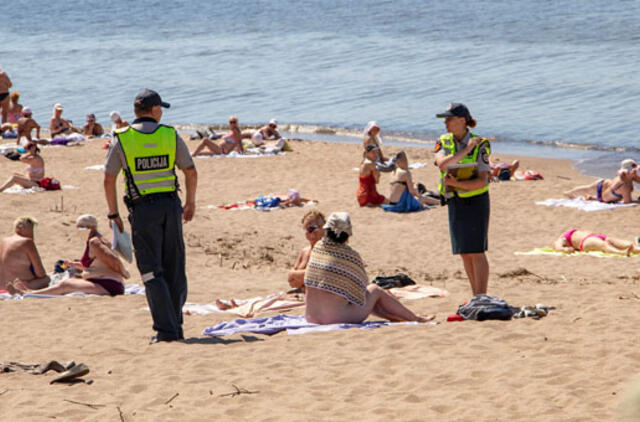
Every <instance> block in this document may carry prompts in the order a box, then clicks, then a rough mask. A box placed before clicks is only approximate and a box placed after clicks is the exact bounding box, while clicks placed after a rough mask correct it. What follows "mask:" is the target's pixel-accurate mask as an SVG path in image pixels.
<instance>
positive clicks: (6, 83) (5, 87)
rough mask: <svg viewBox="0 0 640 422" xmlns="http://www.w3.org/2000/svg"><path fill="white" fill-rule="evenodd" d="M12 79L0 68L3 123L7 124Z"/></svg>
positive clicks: (0, 100)
mask: <svg viewBox="0 0 640 422" xmlns="http://www.w3.org/2000/svg"><path fill="white" fill-rule="evenodd" d="M11 85H12V84H11V79H9V75H7V74H6V73H4V71H3V70H2V67H0V109H1V110H2V123H6V122H7V118H8V115H9V88H11Z"/></svg>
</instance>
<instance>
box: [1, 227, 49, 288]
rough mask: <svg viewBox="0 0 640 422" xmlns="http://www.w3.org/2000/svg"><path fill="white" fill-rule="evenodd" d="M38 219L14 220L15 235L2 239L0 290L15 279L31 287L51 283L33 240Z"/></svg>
mask: <svg viewBox="0 0 640 422" xmlns="http://www.w3.org/2000/svg"><path fill="white" fill-rule="evenodd" d="M36 224H37V222H36V220H35V219H33V218H32V217H20V218H18V219H17V220H16V221H15V222H14V231H15V233H14V235H13V236H9V237H6V238H4V239H2V240H0V290H5V289H7V286H8V285H9V284H11V283H13V282H14V281H19V282H22V283H24V284H26V285H27V286H30V287H31V288H40V287H44V286H46V285H48V284H49V277H48V276H47V274H46V272H45V270H44V266H43V265H42V260H41V259H40V254H39V253H38V248H36V244H35V242H34V241H33V237H34V232H35V227H36Z"/></svg>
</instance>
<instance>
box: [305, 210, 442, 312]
mask: <svg viewBox="0 0 640 422" xmlns="http://www.w3.org/2000/svg"><path fill="white" fill-rule="evenodd" d="M324 228H325V230H326V232H325V235H324V237H323V238H322V239H321V240H320V241H319V242H318V243H317V244H316V245H315V246H314V247H313V250H312V251H311V256H310V257H309V263H308V265H307V270H306V272H305V277H304V285H305V287H306V293H305V303H306V312H305V317H306V319H307V321H309V322H312V323H315V324H338V323H353V324H357V323H360V322H362V321H364V320H365V319H367V317H368V316H369V315H370V314H373V315H375V316H378V317H381V318H385V319H388V320H390V321H419V322H425V321H429V320H431V319H433V318H434V317H433V316H428V317H421V316H418V315H416V314H414V313H413V312H411V311H410V310H409V309H408V308H406V307H405V306H404V305H403V304H401V303H400V302H399V301H398V299H396V298H395V297H393V296H391V295H390V294H388V293H387V292H386V291H384V290H383V289H381V288H380V287H379V286H378V285H376V284H369V279H368V277H367V273H366V271H365V269H364V263H363V262H362V259H361V258H360V255H359V254H358V252H356V251H354V250H353V249H351V248H350V247H349V246H348V245H347V241H348V240H349V236H351V221H350V218H349V214H347V213H346V212H335V213H332V214H331V215H330V216H329V218H328V219H327V222H326V223H325V225H324Z"/></svg>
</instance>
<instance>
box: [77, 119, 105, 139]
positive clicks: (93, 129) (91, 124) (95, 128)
mask: <svg viewBox="0 0 640 422" xmlns="http://www.w3.org/2000/svg"><path fill="white" fill-rule="evenodd" d="M82 134H83V135H84V136H87V137H89V138H93V137H95V136H100V135H103V134H104V129H103V128H102V125H101V124H100V123H98V122H96V115H95V114H93V113H90V114H87V123H85V125H84V126H83V127H82Z"/></svg>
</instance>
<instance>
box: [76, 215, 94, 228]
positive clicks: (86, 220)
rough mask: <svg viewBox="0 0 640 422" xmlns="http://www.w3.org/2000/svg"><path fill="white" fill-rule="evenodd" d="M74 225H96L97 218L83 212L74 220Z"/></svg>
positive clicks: (89, 226) (87, 226)
mask: <svg viewBox="0 0 640 422" xmlns="http://www.w3.org/2000/svg"><path fill="white" fill-rule="evenodd" d="M76 226H78V227H85V228H91V227H98V220H96V218H95V217H94V216H92V215H91V214H83V215H81V216H80V217H78V219H77V220H76Z"/></svg>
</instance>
